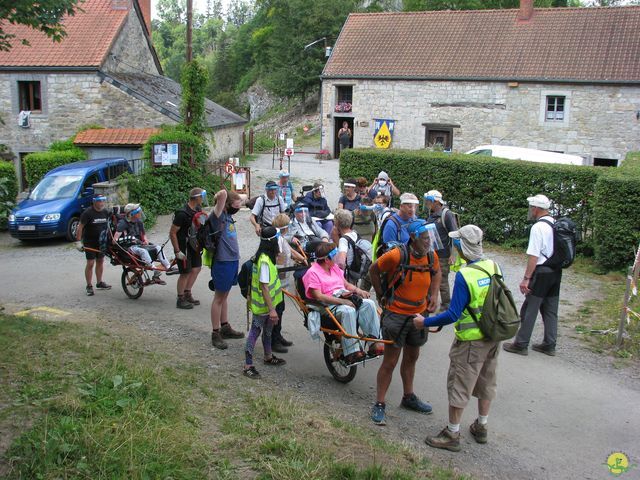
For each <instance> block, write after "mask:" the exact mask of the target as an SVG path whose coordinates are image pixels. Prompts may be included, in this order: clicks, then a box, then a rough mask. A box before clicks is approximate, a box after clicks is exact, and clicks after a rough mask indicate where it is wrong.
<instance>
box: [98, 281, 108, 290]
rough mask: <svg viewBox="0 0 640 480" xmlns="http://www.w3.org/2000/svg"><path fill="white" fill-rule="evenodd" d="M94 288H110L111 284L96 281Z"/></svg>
mask: <svg viewBox="0 0 640 480" xmlns="http://www.w3.org/2000/svg"><path fill="white" fill-rule="evenodd" d="M96 288H97V289H98V290H111V285H107V284H106V283H105V282H98V283H96Z"/></svg>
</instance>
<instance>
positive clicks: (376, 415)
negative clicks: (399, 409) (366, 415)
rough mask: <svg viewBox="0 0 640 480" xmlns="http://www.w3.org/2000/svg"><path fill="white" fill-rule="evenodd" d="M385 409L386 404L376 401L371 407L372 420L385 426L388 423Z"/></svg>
mask: <svg viewBox="0 0 640 480" xmlns="http://www.w3.org/2000/svg"><path fill="white" fill-rule="evenodd" d="M384 409H385V404H384V403H380V402H376V403H375V404H374V405H373V407H371V421H372V422H373V423H375V424H376V425H380V426H384V425H386V424H387V420H386V416H385V413H384Z"/></svg>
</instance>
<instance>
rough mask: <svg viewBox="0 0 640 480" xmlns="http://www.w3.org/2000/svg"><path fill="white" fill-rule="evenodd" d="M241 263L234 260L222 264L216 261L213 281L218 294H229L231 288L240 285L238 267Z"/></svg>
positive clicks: (212, 268) (212, 272)
mask: <svg viewBox="0 0 640 480" xmlns="http://www.w3.org/2000/svg"><path fill="white" fill-rule="evenodd" d="M239 264H240V262H239V261H238V260H233V261H230V262H221V261H219V260H216V261H215V262H213V265H212V267H211V279H212V280H213V284H214V285H215V289H216V292H228V291H229V290H231V287H233V286H234V285H237V284H238V266H239Z"/></svg>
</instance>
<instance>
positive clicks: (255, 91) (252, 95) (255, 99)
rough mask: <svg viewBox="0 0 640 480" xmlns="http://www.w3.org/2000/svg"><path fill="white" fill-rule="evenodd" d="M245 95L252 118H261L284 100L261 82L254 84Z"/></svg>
mask: <svg viewBox="0 0 640 480" xmlns="http://www.w3.org/2000/svg"><path fill="white" fill-rule="evenodd" d="M245 96H246V100H247V103H248V104H249V116H250V118H249V119H250V120H255V119H256V118H260V117H261V116H262V115H264V114H265V112H266V111H267V110H269V109H270V108H271V107H273V106H274V105H277V104H278V103H280V102H281V101H282V100H281V99H280V98H278V97H275V96H273V95H271V94H270V93H269V92H268V91H267V89H266V88H264V87H263V86H262V85H259V84H256V85H252V86H251V87H250V88H249V90H247V92H246V93H245Z"/></svg>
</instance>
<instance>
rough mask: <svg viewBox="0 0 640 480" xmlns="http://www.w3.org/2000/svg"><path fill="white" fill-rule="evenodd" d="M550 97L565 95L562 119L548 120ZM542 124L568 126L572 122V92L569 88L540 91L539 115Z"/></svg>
mask: <svg viewBox="0 0 640 480" xmlns="http://www.w3.org/2000/svg"><path fill="white" fill-rule="evenodd" d="M548 97H564V115H563V116H564V118H563V119H562V120H559V119H553V120H547V101H548ZM538 121H539V123H540V125H547V126H550V127H553V126H568V125H569V123H570V122H571V92H570V91H567V90H542V91H541V92H540V114H539V117H538Z"/></svg>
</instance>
